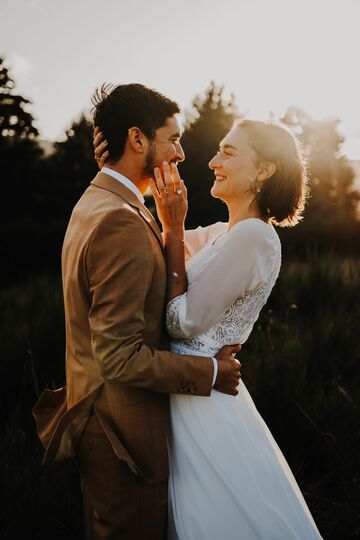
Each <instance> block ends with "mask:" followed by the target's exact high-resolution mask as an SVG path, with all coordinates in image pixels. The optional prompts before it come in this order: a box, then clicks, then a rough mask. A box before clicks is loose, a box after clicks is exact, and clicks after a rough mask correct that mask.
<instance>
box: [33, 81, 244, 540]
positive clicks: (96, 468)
mask: <svg viewBox="0 0 360 540" xmlns="http://www.w3.org/2000/svg"><path fill="white" fill-rule="evenodd" d="M178 112H179V107H178V105H177V104H176V103H174V102H173V101H171V100H169V99H168V98H166V97H165V96H163V95H161V94H159V93H158V92H155V91H154V90H150V89H148V88H146V87H144V86H142V85H139V84H130V85H119V86H117V87H115V88H113V89H112V90H111V91H109V89H108V88H106V87H102V89H101V91H100V92H99V93H97V95H96V97H95V99H94V124H95V125H96V126H98V127H99V129H100V130H101V131H102V132H103V134H104V136H105V138H106V139H107V141H108V147H107V151H108V160H107V165H108V166H107V167H104V168H103V169H102V171H101V172H100V173H98V175H97V176H96V177H95V179H94V180H93V181H92V182H91V185H90V187H89V188H88V189H87V190H86V191H85V193H84V194H83V196H82V197H81V199H80V200H79V202H78V203H77V205H76V206H75V208H74V210H73V213H72V216H71V219H70V222H69V225H68V229H67V232H66V235H65V239H64V245H63V253H62V270H63V288H64V302H65V318H66V376H67V392H66V403H64V402H63V401H62V400H61V397H60V393H59V392H58V393H55V394H54V393H53V394H50V393H49V391H47V393H46V394H45V396H43V398H41V399H42V401H41V399H40V402H39V404H38V405H37V407H36V408H35V412H34V413H35V416H37V420H38V428H39V433H40V436H41V437H42V440H43V442H44V443H45V446H46V448H47V452H46V454H45V461H50V460H51V459H55V460H60V459H64V458H65V457H67V456H69V455H76V459H77V462H78V465H79V469H80V472H81V477H82V485H83V493H84V511H85V534H86V538H88V539H90V538H91V539H107V538H109V539H110V538H111V539H134V540H135V539H136V540H141V539H145V538H146V539H156V540H157V539H162V538H165V536H166V516H167V476H168V463H167V443H166V438H167V429H168V422H169V402H168V394H169V393H188V394H194V395H199V396H208V395H209V394H210V392H211V387H212V386H213V385H214V384H216V388H217V390H219V391H223V392H225V393H229V394H235V393H236V386H237V384H238V380H239V376H240V371H239V363H238V362H237V361H235V360H234V358H233V356H232V354H233V353H234V352H236V351H237V350H238V349H239V347H225V348H224V349H223V350H222V351H220V353H219V354H218V355H217V359H212V358H206V357H192V356H181V357H179V356H176V355H175V354H173V353H171V352H169V351H168V350H167V349H168V345H167V342H166V340H165V339H164V337H165V336H164V334H163V327H162V321H163V317H162V315H163V309H164V300H165V287H166V283H165V281H166V278H165V275H166V268H165V258H164V253H163V244H162V238H161V233H160V230H159V229H158V226H157V224H156V222H155V220H154V219H153V217H152V215H151V214H150V212H149V211H148V210H147V209H146V207H145V206H144V204H143V202H144V199H143V194H144V193H145V191H146V189H147V187H148V182H149V176H150V175H152V172H153V169H154V167H155V166H157V165H159V164H161V163H162V162H163V161H167V162H173V163H177V162H179V161H182V160H183V159H184V153H183V150H182V148H181V145H180V128H179V124H178V120H177V114H178ZM62 394H64V393H63V392H62ZM57 398H58V400H57ZM50 399H51V400H54V401H55V402H56V403H53V406H54V408H55V410H56V411H57V412H56V414H55V415H54V414H53V413H52V415H51V416H50V418H51V422H49V420H48V417H49V412H48V409H46V407H48V402H49V400H50ZM57 401H58V402H59V403H57ZM54 426H55V429H54Z"/></svg>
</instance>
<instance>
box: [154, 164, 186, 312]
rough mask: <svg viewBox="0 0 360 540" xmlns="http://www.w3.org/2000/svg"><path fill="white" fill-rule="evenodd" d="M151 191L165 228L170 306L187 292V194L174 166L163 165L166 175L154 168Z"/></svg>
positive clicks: (168, 300)
mask: <svg viewBox="0 0 360 540" xmlns="http://www.w3.org/2000/svg"><path fill="white" fill-rule="evenodd" d="M154 174H155V181H154V180H152V179H151V180H150V188H151V191H152V194H153V197H154V200H155V204H156V211H157V214H158V217H159V220H160V222H161V225H162V228H163V239H164V245H165V252H166V266H167V302H170V301H171V300H173V299H174V298H175V297H176V296H180V295H181V294H183V293H184V292H186V291H187V286H188V283H187V277H186V270H185V240H184V238H185V229H184V222H185V217H186V213H187V191H186V187H185V184H184V182H183V181H182V180H181V178H180V176H179V172H178V170H177V167H176V165H175V164H173V163H172V164H171V165H169V164H168V163H167V162H164V163H163V174H161V171H160V169H159V168H158V167H156V168H155V171H154Z"/></svg>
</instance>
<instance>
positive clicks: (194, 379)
mask: <svg viewBox="0 0 360 540" xmlns="http://www.w3.org/2000/svg"><path fill="white" fill-rule="evenodd" d="M145 227H146V225H144V223H143V220H142V218H141V217H140V216H139V215H138V213H137V212H136V210H132V209H130V208H129V209H119V210H116V211H114V212H112V213H110V214H107V215H106V216H105V217H104V218H103V220H102V221H101V222H100V223H99V224H98V226H97V227H96V229H95V231H94V233H93V235H92V237H91V239H90V242H89V245H88V249H87V255H86V270H87V274H88V281H89V285H90V291H91V296H92V301H91V307H90V311H89V324H90V330H91V339H92V350H93V355H94V359H95V361H96V362H97V364H98V366H99V370H100V372H101V374H102V376H103V377H104V379H107V380H112V381H119V382H121V383H122V384H125V385H128V386H133V387H136V388H144V389H148V390H155V391H159V392H167V393H177V392H179V391H180V390H179V389H180V388H181V387H182V386H183V384H184V381H186V382H188V381H190V382H191V385H190V386H191V392H189V393H193V394H198V395H209V394H210V391H211V386H212V377H213V362H212V360H211V358H206V357H192V356H181V357H179V356H177V355H175V354H173V353H170V352H167V351H157V350H156V349H154V348H151V347H149V346H147V345H145V344H144V342H143V331H144V329H145V317H144V308H145V301H146V296H147V294H148V292H149V289H150V287H151V282H152V279H153V271H154V254H153V252H152V247H151V242H150V240H149V237H148V233H147V231H146V228H145ZM160 294H162V291H160ZM161 301H162V299H161ZM155 324H157V322H155Z"/></svg>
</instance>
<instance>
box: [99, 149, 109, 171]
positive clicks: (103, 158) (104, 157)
mask: <svg viewBox="0 0 360 540" xmlns="http://www.w3.org/2000/svg"><path fill="white" fill-rule="evenodd" d="M109 155H110V153H109V152H108V151H106V152H104V153H103V154H101V158H100V159H97V163H98V167H99V168H100V169H102V168H103V167H104V166H105V165H106V161H107V158H108V157H109Z"/></svg>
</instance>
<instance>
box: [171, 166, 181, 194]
mask: <svg viewBox="0 0 360 540" xmlns="http://www.w3.org/2000/svg"><path fill="white" fill-rule="evenodd" d="M171 173H172V180H173V184H174V188H173V189H174V191H176V192H177V191H178V190H179V189H182V186H181V178H180V175H179V171H178V168H177V166H176V165H175V163H172V164H171Z"/></svg>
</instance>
